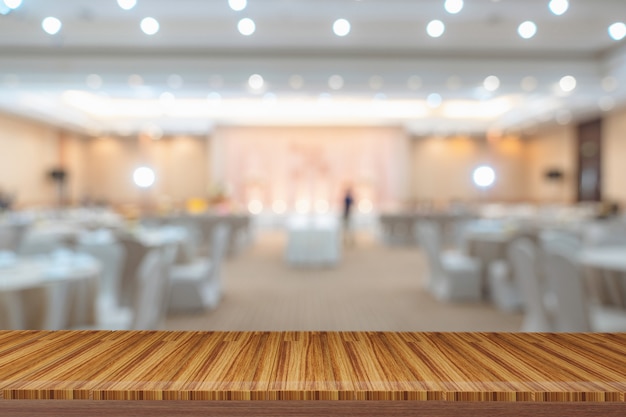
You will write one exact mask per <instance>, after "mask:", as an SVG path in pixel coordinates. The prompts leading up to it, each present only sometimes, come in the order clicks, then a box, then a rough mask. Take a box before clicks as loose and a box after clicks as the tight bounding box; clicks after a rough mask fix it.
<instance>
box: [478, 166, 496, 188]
mask: <svg viewBox="0 0 626 417" xmlns="http://www.w3.org/2000/svg"><path fill="white" fill-rule="evenodd" d="M472 180H473V181H474V184H476V185H477V186H479V187H489V186H491V185H493V183H494V182H495V181H496V172H495V171H494V170H493V168H491V167H490V166H487V165H483V166H479V167H478V168H476V169H475V170H474V173H473V174H472Z"/></svg>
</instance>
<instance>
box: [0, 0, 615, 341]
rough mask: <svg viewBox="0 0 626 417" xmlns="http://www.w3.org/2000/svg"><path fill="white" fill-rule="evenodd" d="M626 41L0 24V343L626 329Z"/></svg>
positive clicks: (357, 17) (575, 36) (336, 2)
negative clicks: (139, 334)
mask: <svg viewBox="0 0 626 417" xmlns="http://www.w3.org/2000/svg"><path fill="white" fill-rule="evenodd" d="M620 19H621V20H624V21H626V2H624V1H622V0H603V1H591V0H569V1H567V0H527V1H524V2H522V1H512V0H473V1H467V2H463V1H462V0H445V1H444V0H424V1H413V0H385V1H383V0H363V1H359V0H332V1H331V0H299V1H285V0H262V1H261V0H248V1H246V0H215V1H210V2H207V1H202V0H181V1H175V2H174V1H166V0H101V1H97V2H94V1H87V0H64V1H49V0H46V1H44V0H0V329H4V330H6V329H48V330H59V329H111V330H118V329H165V330H364V331H365V330H371V331H503V332H518V331H522V332H619V331H626V216H625V214H624V212H623V208H624V207H625V206H626V187H625V186H624V180H625V179H626V163H625V162H626V138H625V135H626V44H625V43H624V42H625V41H624V38H625V37H626V24H625V23H624V22H622V21H620ZM347 189H350V190H351V195H350V197H349V198H348V197H347V196H346V195H345V192H346V190H347Z"/></svg>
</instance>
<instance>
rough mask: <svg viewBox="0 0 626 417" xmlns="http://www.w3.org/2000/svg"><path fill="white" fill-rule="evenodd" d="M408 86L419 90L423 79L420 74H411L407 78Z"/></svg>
mask: <svg viewBox="0 0 626 417" xmlns="http://www.w3.org/2000/svg"><path fill="white" fill-rule="evenodd" d="M407 86H408V87H409V89H411V90H418V89H419V88H420V87H421V86H422V79H421V78H420V76H419V75H411V76H410V77H409V79H408V80H407Z"/></svg>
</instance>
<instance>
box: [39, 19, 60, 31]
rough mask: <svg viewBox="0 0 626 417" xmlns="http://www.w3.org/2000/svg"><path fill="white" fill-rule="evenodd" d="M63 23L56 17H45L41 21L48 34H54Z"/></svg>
mask: <svg viewBox="0 0 626 417" xmlns="http://www.w3.org/2000/svg"><path fill="white" fill-rule="evenodd" d="M61 26H63V24H62V23H61V21H60V20H59V19H57V18H56V17H46V18H45V19H44V20H42V21H41V27H42V28H43V30H44V31H45V32H46V33H47V34H48V35H56V34H57V33H59V31H60V30H61Z"/></svg>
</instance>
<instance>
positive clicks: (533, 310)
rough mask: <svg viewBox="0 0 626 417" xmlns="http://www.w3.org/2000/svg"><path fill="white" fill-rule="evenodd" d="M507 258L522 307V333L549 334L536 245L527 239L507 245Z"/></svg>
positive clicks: (550, 326) (548, 320) (549, 325)
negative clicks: (519, 294) (518, 290)
mask: <svg viewBox="0 0 626 417" xmlns="http://www.w3.org/2000/svg"><path fill="white" fill-rule="evenodd" d="M508 258H509V262H510V264H511V268H512V269H513V276H514V278H515V281H516V283H517V287H518V288H519V289H520V293H521V297H522V302H523V305H524V323H523V324H522V331H523V332H550V331H552V325H551V322H550V315H549V312H548V309H547V308H546V305H545V303H546V301H545V296H546V292H545V288H544V285H543V283H542V282H541V279H540V275H539V273H538V272H539V260H538V256H537V248H536V245H535V244H534V243H533V241H532V240H530V239H529V238H527V237H521V238H518V239H515V240H514V241H513V242H511V244H510V245H509V249H508Z"/></svg>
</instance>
